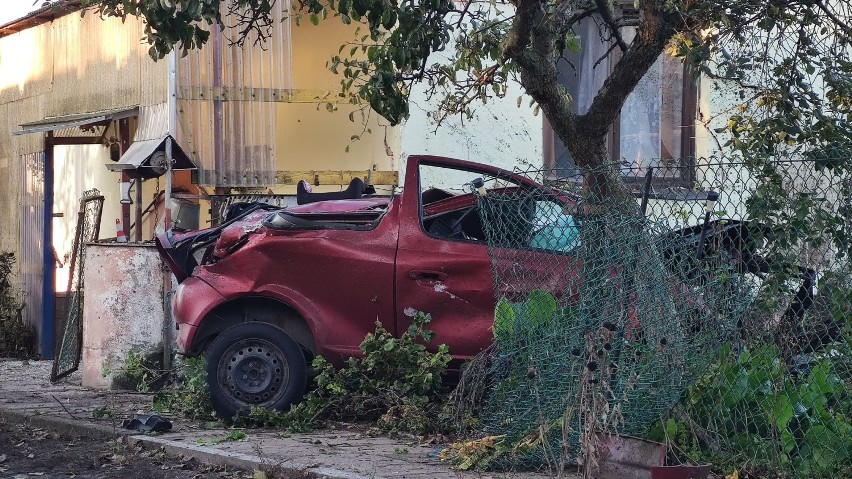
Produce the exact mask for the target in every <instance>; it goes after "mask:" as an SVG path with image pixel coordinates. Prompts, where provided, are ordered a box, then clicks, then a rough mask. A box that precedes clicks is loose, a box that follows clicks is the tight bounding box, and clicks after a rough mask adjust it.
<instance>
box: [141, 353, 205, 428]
mask: <svg viewBox="0 0 852 479" xmlns="http://www.w3.org/2000/svg"><path fill="white" fill-rule="evenodd" d="M174 375H175V379H174V383H172V384H171V385H169V386H168V387H166V388H165V389H163V390H161V391H159V392H158V393H156V394H155V395H154V409H155V410H156V411H158V412H163V411H171V412H174V413H179V414H182V415H183V416H185V417H188V418H190V419H208V420H215V419H216V413H215V412H214V411H213V406H212V405H211V404H210V390H209V388H208V386H207V370H206V369H205V360H204V358H203V357H197V358H191V357H184V358H182V360H181V362H180V364H179V366H178V368H177V370H176V371H175V374H174Z"/></svg>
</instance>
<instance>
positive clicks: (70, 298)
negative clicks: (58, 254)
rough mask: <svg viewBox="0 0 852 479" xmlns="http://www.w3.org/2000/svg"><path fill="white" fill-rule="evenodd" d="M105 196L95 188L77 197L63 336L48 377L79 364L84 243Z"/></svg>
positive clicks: (95, 228) (93, 237)
mask: <svg viewBox="0 0 852 479" xmlns="http://www.w3.org/2000/svg"><path fill="white" fill-rule="evenodd" d="M103 206H104V197H103V196H102V195H101V193H100V191H98V190H96V189H91V190H87V191H85V192H84V193H83V196H82V197H81V198H80V209H79V211H78V212H77V227H76V230H75V233H74V246H73V248H72V250H71V263H70V264H69V269H70V272H69V276H68V292H67V296H66V298H67V299H66V302H67V308H68V309H67V311H68V313H67V316H66V319H65V327H64V330H63V331H62V340H61V342H60V343H59V349H58V351H57V353H56V357H55V358H54V360H53V369H52V371H51V373H50V380H51V381H58V380H60V379H62V378H64V377H65V376H68V375H69V374H71V373H73V372H74V371H76V370H77V368H78V367H79V366H80V358H81V356H82V353H83V290H84V288H83V286H84V281H83V266H84V264H85V261H86V243H91V242H93V241H97V239H98V235H99V231H100V225H101V213H102V212H103Z"/></svg>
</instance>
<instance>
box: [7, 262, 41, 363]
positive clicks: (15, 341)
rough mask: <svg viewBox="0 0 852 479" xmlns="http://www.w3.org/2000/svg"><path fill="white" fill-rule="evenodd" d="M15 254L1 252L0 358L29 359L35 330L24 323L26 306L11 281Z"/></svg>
mask: <svg viewBox="0 0 852 479" xmlns="http://www.w3.org/2000/svg"><path fill="white" fill-rule="evenodd" d="M14 265H15V255H14V253H8V252H0V357H12V358H20V359H27V358H29V357H30V356H31V355H32V349H33V343H34V342H35V329H34V328H33V327H32V325H30V324H27V323H26V322H25V321H24V317H23V315H22V311H23V309H24V305H23V304H22V303H21V302H20V301H19V300H18V298H17V296H16V295H15V292H14V289H13V287H12V282H11V281H10V279H11V276H12V269H13V267H14Z"/></svg>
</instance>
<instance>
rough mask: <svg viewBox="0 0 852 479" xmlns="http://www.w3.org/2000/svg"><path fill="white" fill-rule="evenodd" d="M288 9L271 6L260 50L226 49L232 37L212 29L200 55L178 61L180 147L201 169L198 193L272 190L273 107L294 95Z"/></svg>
mask: <svg viewBox="0 0 852 479" xmlns="http://www.w3.org/2000/svg"><path fill="white" fill-rule="evenodd" d="M288 3H289V2H276V3H275V6H274V7H273V9H274V10H275V11H274V12H273V14H274V17H275V19H274V21H273V24H272V32H271V37H270V40H269V42H270V43H268V44H267V45H265V47H262V46H260V45H253V44H251V45H250V44H248V43H247V44H246V45H245V46H244V47H238V46H231V45H229V44H228V39H229V38H231V39H233V38H235V37H236V35H237V32H236V31H235V30H226V31H225V32H224V33H220V32H217V31H216V30H215V29H214V30H213V31H212V32H211V39H210V41H209V42H208V44H207V45H206V46H205V47H204V48H203V49H201V50H198V51H193V52H190V53H189V54H188V55H187V56H186V57H183V58H180V59H178V62H177V94H178V125H179V127H178V131H177V135H178V141H179V142H180V143H181V144H182V145H184V146H185V147H186V149H187V150H188V151H190V152H191V155H192V157H193V160H194V161H195V162H196V164H198V165H199V183H201V184H202V185H212V186H234V187H237V186H267V185H272V184H274V183H275V164H276V161H275V147H274V146H275V122H276V101H280V100H281V98H277V97H278V96H280V95H281V94H282V93H281V92H282V91H284V90H289V89H290V88H291V87H290V85H291V78H290V70H291V68H290V63H291V58H290V38H291V37H290V21H289V19H288V18H289V17H288V12H287V8H288V7H287V5H288ZM225 23H226V24H234V23H235V22H234V21H233V20H232V19H227V20H226V22H225ZM217 37H218V40H217ZM217 52H219V55H216V53H217ZM217 57H218V58H217ZM217 69H218V70H219V73H218V74H217V73H216V70H217ZM217 115H219V119H218V121H217V119H216V118H215V117H216V116H217ZM219 126H221V128H217V127H219ZM216 131H220V132H221V135H216V134H215V133H214V132H216ZM217 143H218V150H219V151H218V152H217Z"/></svg>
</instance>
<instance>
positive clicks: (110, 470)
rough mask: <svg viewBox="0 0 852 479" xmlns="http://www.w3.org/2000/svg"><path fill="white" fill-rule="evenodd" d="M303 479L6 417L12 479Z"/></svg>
mask: <svg viewBox="0 0 852 479" xmlns="http://www.w3.org/2000/svg"><path fill="white" fill-rule="evenodd" d="M73 477H82V478H92V479H166V478H168V479H214V478H215V479H243V478H247V479H251V478H266V479H303V478H305V479H306V478H309V477H313V476H310V475H298V474H297V475H293V474H290V475H283V474H281V473H276V471H268V472H265V473H259V472H253V471H251V472H250V471H242V470H234V469H230V470H228V469H225V468H222V467H218V466H207V465H204V464H201V463H199V462H198V461H196V460H194V459H189V460H183V459H182V458H179V457H168V456H166V455H165V454H164V453H163V452H161V451H157V450H141V449H136V448H131V447H129V446H125V445H124V444H123V443H122V442H120V440H117V441H95V440H91V439H84V438H79V437H63V436H59V435H57V434H55V433H50V432H47V431H44V430H41V429H34V428H31V427H27V426H22V425H20V424H12V423H8V422H6V421H5V420H4V419H3V418H0V478H4V479H6V478H8V479H33V478H44V479H60V478H61V479H68V478H73Z"/></svg>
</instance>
